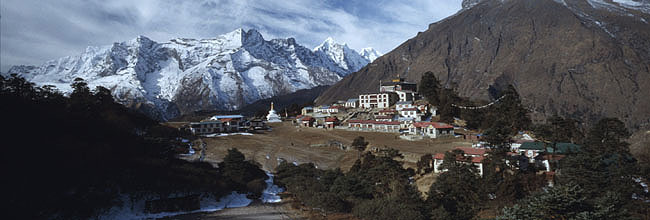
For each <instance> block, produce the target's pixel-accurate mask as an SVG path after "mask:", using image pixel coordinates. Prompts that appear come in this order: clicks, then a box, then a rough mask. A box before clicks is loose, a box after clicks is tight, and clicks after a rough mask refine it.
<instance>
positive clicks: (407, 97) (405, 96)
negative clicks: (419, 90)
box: [395, 90, 416, 102]
mask: <svg viewBox="0 0 650 220" xmlns="http://www.w3.org/2000/svg"><path fill="white" fill-rule="evenodd" d="M395 93H396V94H397V98H398V99H399V101H400V102H406V101H413V100H415V96H416V93H415V92H413V91H411V90H395Z"/></svg>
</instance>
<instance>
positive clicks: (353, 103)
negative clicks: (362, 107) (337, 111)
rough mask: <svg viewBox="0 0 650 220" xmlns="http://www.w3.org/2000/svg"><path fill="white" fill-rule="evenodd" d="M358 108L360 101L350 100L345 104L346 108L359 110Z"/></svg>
mask: <svg viewBox="0 0 650 220" xmlns="http://www.w3.org/2000/svg"><path fill="white" fill-rule="evenodd" d="M358 106H359V99H348V101H346V102H345V107H346V108H357V107H358Z"/></svg>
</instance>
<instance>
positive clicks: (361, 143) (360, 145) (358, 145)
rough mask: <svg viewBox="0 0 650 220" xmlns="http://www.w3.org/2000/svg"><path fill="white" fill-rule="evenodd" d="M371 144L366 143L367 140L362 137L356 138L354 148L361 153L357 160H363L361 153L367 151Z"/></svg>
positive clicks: (353, 143) (353, 142)
mask: <svg viewBox="0 0 650 220" xmlns="http://www.w3.org/2000/svg"><path fill="white" fill-rule="evenodd" d="M368 144H369V142H367V141H366V139H365V138H364V137H362V136H358V137H356V138H354V140H353V141H352V147H353V148H354V149H355V150H357V151H359V155H358V157H357V158H361V152H363V151H365V150H366V147H367V146H368Z"/></svg>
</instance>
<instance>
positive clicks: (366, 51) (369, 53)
mask: <svg viewBox="0 0 650 220" xmlns="http://www.w3.org/2000/svg"><path fill="white" fill-rule="evenodd" d="M359 54H361V56H362V57H363V58H366V59H367V60H368V61H370V62H372V61H374V60H375V59H377V58H378V57H380V56H381V55H382V54H381V53H379V52H378V51H377V50H375V48H372V47H366V48H363V49H361V52H360V53H359Z"/></svg>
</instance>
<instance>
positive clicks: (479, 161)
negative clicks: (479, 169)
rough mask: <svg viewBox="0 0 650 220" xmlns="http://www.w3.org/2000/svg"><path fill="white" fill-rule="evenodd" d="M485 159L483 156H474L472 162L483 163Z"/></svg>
mask: <svg viewBox="0 0 650 220" xmlns="http://www.w3.org/2000/svg"><path fill="white" fill-rule="evenodd" d="M483 159H484V158H483V156H478V157H472V163H482V162H483Z"/></svg>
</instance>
